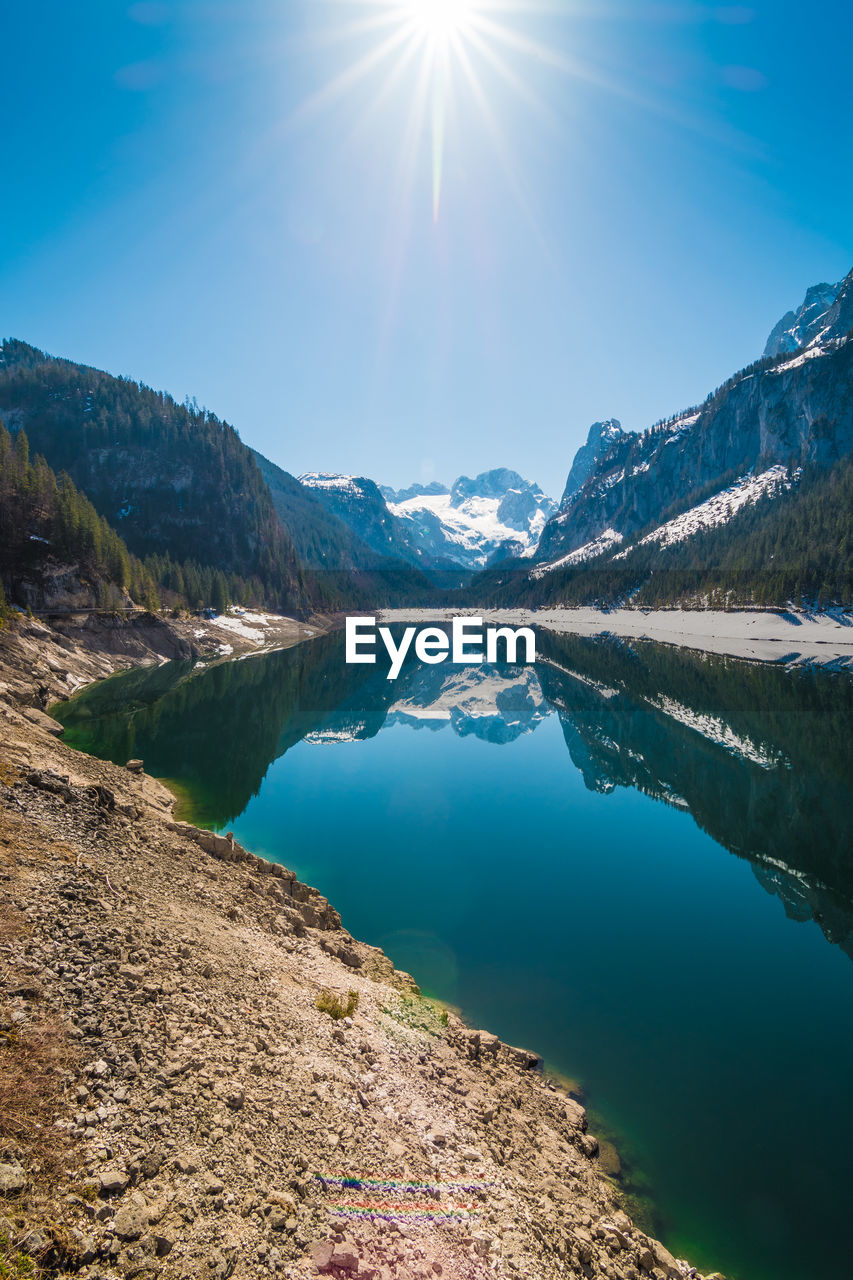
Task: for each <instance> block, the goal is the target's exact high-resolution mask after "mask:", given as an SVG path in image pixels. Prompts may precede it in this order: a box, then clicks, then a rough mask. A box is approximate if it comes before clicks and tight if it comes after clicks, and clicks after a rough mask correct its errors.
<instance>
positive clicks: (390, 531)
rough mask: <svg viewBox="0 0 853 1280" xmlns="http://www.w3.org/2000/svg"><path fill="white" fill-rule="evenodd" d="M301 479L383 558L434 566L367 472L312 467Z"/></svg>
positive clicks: (328, 509) (306, 486) (328, 508)
mask: <svg viewBox="0 0 853 1280" xmlns="http://www.w3.org/2000/svg"><path fill="white" fill-rule="evenodd" d="M299 483H300V484H301V485H303V486H304V487H305V488H306V489H310V490H311V492H312V493H313V494H314V496H315V497H316V498H317V499H318V500H319V501H320V502H321V503H322V504H323V506H324V507H325V508H326V510H327V511H329V512H331V514H332V515H334V516H336V517H337V519H338V520H341V521H343V523H344V524H345V525H346V526H347V528H348V529H349V530H350V531H351V532H352V533H354V534H355V535H356V536H357V537H358V538H360V539H361V541H362V542H363V543H365V544H366V545H367V546H368V547H369V548H370V550H371V551H372V552H373V553H374V555H376V556H377V557H380V558H381V559H383V560H385V559H392V560H401V561H403V562H404V563H405V564H409V565H419V566H423V567H431V566H432V565H433V564H434V563H435V561H434V559H433V557H431V556H429V555H426V554H425V553H424V552H423V551H422V550H421V548H420V547H418V545H417V544H416V542H414V541H413V540H412V538H411V530H410V529H409V527H408V525H407V524H405V523H404V522H401V521H400V520H398V519H397V517H396V516H395V515H394V514H392V512H391V511H390V510H389V508H388V505H387V503H386V502H385V499H384V498H383V496H382V494H381V493H380V491H379V487H378V485H376V484H375V483H374V482H373V481H372V480H368V479H367V477H366V476H347V475H339V474H338V473H336V472H330V471H309V472H306V474H305V475H301V476H300V477H299Z"/></svg>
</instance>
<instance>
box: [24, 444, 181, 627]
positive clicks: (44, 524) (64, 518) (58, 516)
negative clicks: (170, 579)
mask: <svg viewBox="0 0 853 1280" xmlns="http://www.w3.org/2000/svg"><path fill="white" fill-rule="evenodd" d="M160 585H161V584H159V583H157V582H156V581H155V579H154V577H153V575H152V574H151V573H150V572H149V571H148V570H147V569H146V568H145V566H144V565H142V564H141V563H140V561H139V560H138V559H137V558H136V557H135V556H132V555H131V554H130V552H129V551H128V549H127V547H126V546H125V544H124V542H123V541H122V540H121V538H120V537H119V536H118V534H117V533H115V532H114V531H113V530H112V529H111V528H110V526H109V525H108V524H107V522H106V521H105V520H104V519H103V518H102V517H101V516H99V515H98V513H97V512H96V511H95V508H94V507H93V506H92V504H91V502H89V500H88V498H86V497H85V495H84V494H82V493H80V492H79V491H78V490H77V489H76V488H75V486H74V484H73V482H72V481H71V480H70V479H69V478H68V476H61V477H59V478H57V476H56V475H55V474H54V472H53V471H52V470H51V469H50V467H48V465H47V463H46V462H45V461H44V459H43V458H36V459H35V460H34V461H32V462H31V461H30V456H29V442H28V440H27V437H26V434H25V433H24V432H22V431H19V432H18V433H17V435H16V436H15V439H14V443H13V441H12V438H11V436H10V435H9V433H8V431H7V430H6V428H5V427H4V425H3V423H2V422H0V625H2V623H3V618H4V613H5V608H6V602H7V601H8V602H9V603H11V604H15V605H17V606H18V607H19V608H33V609H39V610H41V609H47V608H49V609H55V610H57V611H65V610H66V609H68V608H74V609H88V608H99V607H100V608H111V609H112V608H125V607H127V606H132V605H133V603H134V601H136V602H138V603H140V604H144V605H146V606H147V607H155V608H156V607H157V606H158V605H159V604H160V599H159V594H158V587H159V586H160ZM129 592H130V593H131V596H132V598H130V597H129V595H128V593H129Z"/></svg>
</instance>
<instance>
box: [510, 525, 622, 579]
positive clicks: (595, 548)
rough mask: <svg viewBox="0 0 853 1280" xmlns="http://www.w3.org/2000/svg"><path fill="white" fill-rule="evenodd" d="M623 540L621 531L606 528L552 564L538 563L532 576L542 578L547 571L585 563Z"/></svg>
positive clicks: (532, 571) (551, 571) (532, 570)
mask: <svg viewBox="0 0 853 1280" xmlns="http://www.w3.org/2000/svg"><path fill="white" fill-rule="evenodd" d="M621 541H622V534H621V533H617V532H616V530H615V529H605V530H604V532H603V533H600V534H599V535H598V537H597V538H593V540H592V542H585V543H584V545H583V546H582V547H578V548H577V549H576V550H575V551H570V552H569V554H568V555H566V556H561V557H560V559H559V560H552V561H551V562H550V564H541V565H537V567H536V568H535V569H531V571H530V577H531V578H541V577H544V575H545V574H546V573H553V571H554V570H555V569H566V568H568V567H569V566H571V565H573V564H583V562H584V561H585V560H592V559H593V558H594V557H595V556H600V555H601V554H602V553H603V552H604V551H609V550H610V548H611V547H618V545H619V543H620V542H621Z"/></svg>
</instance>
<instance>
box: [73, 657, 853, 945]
mask: <svg viewBox="0 0 853 1280" xmlns="http://www.w3.org/2000/svg"><path fill="white" fill-rule="evenodd" d="M554 713H555V714H557V715H558V716H559V719H560V724H561V726H562V731H563V737H564V739H565V742H566V746H567V748H568V754H569V757H570V759H571V761H572V764H573V765H574V766H575V768H576V769H577V770H578V771H579V772H580V774H581V775H582V777H583V780H584V783H585V785H586V787H587V788H589V789H590V790H592V791H596V792H599V793H607V792H611V791H613V790H614V789H615V788H617V787H636V788H638V789H639V790H641V791H642V792H644V793H645V794H646V795H648V796H651V797H653V798H655V799H657V800H660V801H662V802H664V803H666V804H670V805H675V806H677V807H679V808H682V809H685V810H688V811H689V812H690V813H691V814H692V816H693V818H694V820H695V821H696V822H697V823H698V825H699V826H700V827H701V828H702V829H703V830H705V831H707V832H708V834H709V835H711V836H712V837H713V839H714V840H716V841H717V842H718V843H719V844H721V845H723V846H724V847H725V848H726V849H729V850H730V851H731V852H733V853H736V854H738V855H740V856H743V857H745V858H748V859H749V860H750V861H751V862H752V865H753V870H754V873H755V875H756V877H757V878H758V880H759V882H760V883H761V884H762V885H763V887H764V888H765V889H766V890H767V891H768V892H770V893H773V894H776V895H778V896H779V897H780V898H781V900H782V902H783V903H784V906H785V910H786V912H787V913H788V915H789V916H791V917H792V918H793V919H796V920H808V919H813V920H815V921H817V922H818V923H819V925H820V927H821V928H822V930H823V931H824V933H825V934H826V936H827V937H828V938H829V939H830V940H831V941H832V942H835V943H838V944H839V945H840V946H841V947H842V949H843V950H845V951H846V952H847V954H848V955H851V956H853V861H851V859H850V858H849V857H848V856H847V855H848V853H849V851H850V850H851V849H852V848H853V805H851V794H852V793H853V737H851V734H850V731H849V726H850V725H851V723H853V681H851V680H850V679H849V677H848V676H846V675H844V674H839V673H833V672H825V671H822V670H816V669H812V668H809V669H799V670H794V671H788V670H785V669H783V668H780V667H775V666H770V665H762V664H755V663H748V662H744V661H741V660H738V659H734V658H727V657H721V656H717V655H709V654H702V653H698V652H695V651H688V650H678V649H674V648H672V647H668V646H662V645H656V644H653V643H651V642H648V641H641V642H627V641H624V640H618V639H613V638H607V639H600V638H599V639H586V638H582V637H573V636H555V635H553V634H550V633H547V632H545V633H539V635H538V637H537V662H536V664H535V666H530V667H527V666H510V665H502V666H501V665H498V666H486V665H482V666H470V667H461V668H460V667H454V666H450V665H449V664H446V663H442V664H436V665H434V666H426V665H422V664H420V663H418V662H417V661H409V662H408V663H407V664H406V665H405V666H404V668H403V671H402V672H401V674H400V676H399V678H398V679H397V680H394V681H391V680H388V679H386V678H385V668H383V667H381V666H376V667H370V666H347V665H346V664H345V663H344V660H343V641H342V638H341V636H340V635H332V636H324V637H320V638H319V639H316V640H313V641H310V642H307V643H305V644H301V645H299V646H297V647H295V648H293V649H287V650H283V651H282V652H279V653H273V654H268V655H264V656H259V657H251V658H248V659H245V660H242V661H235V662H224V663H220V664H217V665H214V666H211V667H203V666H198V665H193V664H191V663H168V664H166V665H164V666H161V667H156V668H143V669H139V670H136V671H132V672H127V673H124V674H122V675H119V676H116V677H114V678H112V679H111V680H108V681H105V682H103V683H102V684H99V685H95V686H93V687H92V688H90V689H88V690H85V691H84V692H83V693H82V694H80V695H78V696H77V697H76V698H74V699H73V700H72V701H71V702H69V703H66V704H63V705H62V706H60V707H59V708H57V709H56V710H55V714H56V716H57V718H58V719H60V720H61V721H62V722H63V723H64V724H65V725H66V740H67V741H69V742H70V743H71V744H72V745H74V746H77V747H80V748H81V749H83V750H86V751H90V752H92V753H93V754H95V755H98V756H101V757H102V758H104V759H109V760H112V761H114V762H115V763H117V764H123V763H124V762H125V761H126V760H128V759H130V758H131V757H133V756H140V757H142V759H144V761H145V764H146V768H147V770H148V771H149V772H150V773H153V774H154V775H155V776H157V777H161V778H165V779H168V780H169V781H170V782H172V783H173V784H175V785H176V787H177V788H178V790H179V793H180V794H181V796H182V797H185V801H184V807H185V808H189V809H190V810H191V816H192V817H193V819H194V820H195V821H198V822H200V823H203V824H205V825H210V826H214V827H217V828H220V829H221V828H223V827H225V826H226V825H227V824H228V823H230V822H232V821H233V820H234V819H235V818H236V817H237V816H238V815H239V814H241V813H242V812H243V811H244V809H245V808H246V806H247V804H248V803H249V801H250V799H251V798H252V797H253V796H255V795H256V794H257V793H258V790H259V788H260V786H261V783H262V781H263V779H264V776H265V774H266V772H267V770H268V768H269V766H270V764H271V763H272V762H273V761H274V760H276V759H278V758H279V757H280V756H282V755H284V753H285V752H287V751H289V750H290V749H291V748H292V747H293V746H295V745H296V744H297V743H299V742H303V741H304V742H307V743H309V744H318V745H324V744H325V745H330V744H334V743H340V742H350V741H357V740H362V739H367V738H371V737H373V736H375V735H376V734H378V733H379V732H380V731H381V730H382V729H383V728H387V727H388V726H390V725H394V724H400V725H407V726H410V727H411V728H412V729H415V730H419V731H420V730H428V731H439V730H445V729H446V730H450V731H451V732H453V733H456V734H459V735H461V736H466V735H474V736H476V737H478V738H481V739H483V740H484V741H486V742H489V743H494V744H497V745H506V744H509V743H512V742H514V741H515V740H516V739H518V738H519V737H521V736H522V735H525V734H528V733H532V732H534V731H535V729H536V728H537V726H538V725H539V724H540V723H541V722H542V721H543V720H544V719H545V718H546V717H547V716H548V715H551V714H554Z"/></svg>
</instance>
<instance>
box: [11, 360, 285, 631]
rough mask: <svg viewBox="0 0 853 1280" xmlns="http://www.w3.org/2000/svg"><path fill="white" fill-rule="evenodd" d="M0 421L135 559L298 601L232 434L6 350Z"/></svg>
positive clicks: (109, 383) (134, 390)
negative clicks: (212, 573)
mask: <svg viewBox="0 0 853 1280" xmlns="http://www.w3.org/2000/svg"><path fill="white" fill-rule="evenodd" d="M0 418H3V419H4V420H5V422H6V425H7V427H8V428H9V429H10V430H11V431H12V432H13V433H14V432H16V431H18V430H19V429H21V428H23V429H25V430H26V434H27V436H28V438H29V442H30V445H31V447H32V449H33V450H34V452H37V453H39V454H41V455H43V456H44V457H45V458H46V460H47V462H48V464H49V465H50V466H51V467H52V468H53V469H54V470H55V471H57V472H60V471H64V472H66V473H67V474H68V475H69V476H70V477H71V479H72V480H73V482H74V484H75V486H76V487H77V488H78V489H80V490H82V491H83V492H84V493H85V494H86V496H87V497H88V498H89V500H90V501H91V502H92V504H93V506H94V507H95V509H96V511H97V512H98V513H99V515H101V516H103V517H104V519H105V520H106V521H107V522H108V523H109V524H110V525H111V526H112V528H113V529H115V530H116V531H117V532H119V533H120V535H121V537H122V539H123V540H124V542H125V543H126V544H127V546H128V547H129V549H130V551H131V552H133V553H134V554H135V555H137V556H141V557H145V556H156V557H159V558H160V560H161V561H166V560H168V561H169V562H170V563H171V562H176V563H178V564H179V565H185V566H186V565H191V566H194V570H193V571H195V569H198V568H199V567H201V568H204V567H208V568H210V569H212V570H216V571H220V572H222V573H224V574H225V575H228V577H229V579H230V587H229V590H230V592H231V594H232V596H233V597H234V598H239V597H240V594H241V593H242V592H243V591H244V590H245V591H249V592H251V593H252V594H255V595H260V597H261V598H262V599H263V600H264V601H265V602H266V603H268V604H270V605H272V606H274V607H277V608H280V609H283V610H285V611H295V610H301V609H303V608H305V607H306V605H308V604H309V603H310V602H309V601H307V599H306V594H305V588H304V584H303V582H302V577H301V571H300V567H299V563H298V560H297V555H296V551H295V548H294V546H293V543H292V541H291V539H290V538H289V537H288V535H287V533H286V532H285V530H284V528H283V527H282V524H281V521H280V520H279V517H278V516H277V514H276V511H275V508H274V506H273V502H272V498H271V496H270V493H269V490H268V489H267V486H266V485H265V483H264V480H263V476H262V475H261V473H260V471H259V469H258V466H257V463H256V462H255V459H254V457H253V455H252V452H251V450H250V449H248V448H247V447H246V446H245V445H244V444H243V443H242V441H241V440H240V437H239V436H238V435H237V432H236V431H235V430H234V428H233V427H231V426H229V425H228V424H227V423H225V422H221V421H220V420H219V419H218V418H217V417H216V416H215V415H214V414H211V413H209V412H207V410H204V409H199V408H198V407H196V406H195V405H190V404H189V403H187V404H184V405H179V404H177V403H176V402H175V401H174V400H173V399H172V398H171V397H170V396H168V395H165V394H164V393H163V392H158V391H153V390H151V388H150V387H146V386H144V385H143V384H142V383H138V382H135V381H133V380H131V379H129V378H117V377H113V376H112V375H111V374H108V373H104V372H102V371H101V370H98V369H93V368H90V367H89V366H87V365H81V364H75V363H74V362H73V361H71V360H61V359H56V358H55V357H52V356H48V355H46V354H45V353H44V352H42V351H39V350H37V349H36V348H35V347H30V346H28V345H27V344H26V343H23V342H18V341H15V340H9V341H6V342H4V343H3V345H2V348H0Z"/></svg>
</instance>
